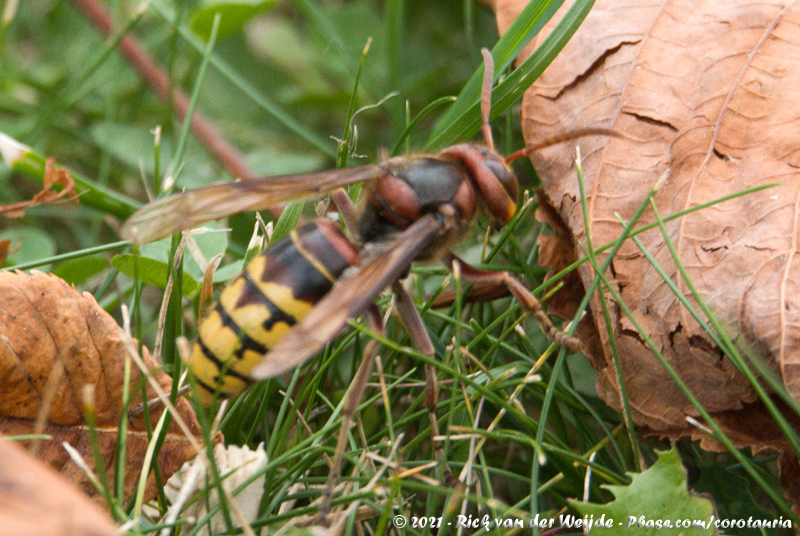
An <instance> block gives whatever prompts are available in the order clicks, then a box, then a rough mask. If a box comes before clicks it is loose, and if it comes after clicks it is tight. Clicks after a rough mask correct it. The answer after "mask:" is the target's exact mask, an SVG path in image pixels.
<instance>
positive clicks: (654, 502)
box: [561, 448, 717, 536]
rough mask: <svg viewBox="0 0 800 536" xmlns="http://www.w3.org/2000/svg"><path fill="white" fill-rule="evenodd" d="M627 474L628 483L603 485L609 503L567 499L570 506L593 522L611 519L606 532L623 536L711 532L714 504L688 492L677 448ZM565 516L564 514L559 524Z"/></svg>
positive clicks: (712, 532)
mask: <svg viewBox="0 0 800 536" xmlns="http://www.w3.org/2000/svg"><path fill="white" fill-rule="evenodd" d="M628 474H629V475H630V477H631V483H630V485H629V486H610V485H608V486H602V487H604V488H605V489H607V490H608V491H610V492H611V493H613V494H614V497H615V500H614V501H612V502H610V503H608V504H592V503H585V502H580V501H569V502H570V505H571V506H572V507H573V508H574V509H575V510H577V511H578V512H580V515H581V516H583V517H584V518H587V517H588V516H591V518H590V519H591V520H593V521H594V522H595V523H598V522H600V521H601V520H603V522H605V523H607V522H609V521H610V522H611V523H612V525H611V527H610V528H612V530H611V531H608V532H609V533H612V534H613V533H615V532H616V531H619V530H620V528H622V529H623V532H624V534H625V535H626V536H651V535H652V536H655V535H659V536H678V535H679V534H681V535H684V536H700V535H702V534H709V535H711V534H714V532H715V531H714V524H713V521H714V520H717V518H716V517H713V518H712V516H714V506H713V505H712V504H711V502H710V501H709V500H708V499H703V498H700V497H697V496H694V495H692V494H690V493H689V490H688V488H687V485H686V470H685V469H684V468H683V465H681V460H680V457H679V456H678V451H677V449H675V448H672V449H671V450H669V451H666V452H659V453H658V461H656V463H654V464H653V466H652V467H650V468H649V469H647V470H646V471H644V472H643V473H628ZM565 518H566V516H563V518H562V523H561V524H564V523H563V519H565ZM572 519H573V520H575V519H576V518H574V517H573V518H572ZM577 519H582V518H577ZM678 520H688V522H689V526H688V527H686V526H680V527H678V526H677V524H678V523H677V521H678ZM695 521H696V522H700V523H706V524H707V526H706V527H703V526H700V525H697V526H695V525H693V524H692V523H693V522H695ZM580 528H581V529H582V528H583V525H581V526H580ZM614 529H616V530H614ZM595 530H597V531H600V530H601V529H600V528H599V527H598V526H594V527H592V532H595Z"/></svg>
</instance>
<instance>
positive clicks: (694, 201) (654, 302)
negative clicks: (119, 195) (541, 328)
mask: <svg viewBox="0 0 800 536" xmlns="http://www.w3.org/2000/svg"><path fill="white" fill-rule="evenodd" d="M568 3H569V2H568ZM497 4H498V5H497V9H498V20H499V21H500V26H501V31H502V30H503V29H504V28H505V27H507V25H508V24H510V22H511V21H512V20H513V18H514V16H515V14H516V13H518V12H519V10H521V9H522V7H524V4H526V2H513V1H505V2H504V1H498V3H497ZM565 7H566V6H565ZM562 9H564V8H562ZM557 18H558V17H557ZM553 24H554V23H553V22H551V23H550V24H549V25H548V28H545V30H544V32H543V33H544V34H546V33H547V32H548V31H549V28H552V27H553ZM798 25H800V6H798V5H796V4H788V5H787V4H786V3H785V2H777V1H775V2H770V1H768V2H761V3H750V2H744V1H736V2H727V3H719V2H710V1H706V2H689V1H681V0H675V1H668V2H651V1H645V2H642V1H640V0H635V1H633V0H625V1H622V2H620V1H613V0H598V2H597V3H596V4H595V6H594V8H593V10H592V11H591V12H590V14H589V16H588V17H587V19H586V20H585V21H584V23H583V25H582V26H581V28H580V29H579V30H578V32H577V34H576V35H575V37H574V38H573V39H572V41H570V43H569V44H568V45H567V46H566V48H565V49H564V50H563V52H562V53H561V54H560V55H559V56H558V57H557V58H556V60H555V61H554V62H553V63H552V65H551V66H550V67H549V68H548V69H547V70H546V72H545V73H544V74H543V76H542V77H541V78H540V79H539V81H537V83H536V84H535V85H534V87H533V88H531V90H530V91H529V92H528V94H527V95H526V97H525V100H524V103H523V112H522V113H523V129H524V132H525V136H526V140H527V142H528V143H533V142H535V141H536V140H538V139H541V138H545V137H548V136H552V135H554V134H558V133H563V132H565V131H569V130H571V129H576V128H582V127H609V128H613V129H615V130H617V131H618V132H620V133H622V134H623V136H624V138H623V139H610V138H608V139H603V138H588V139H585V140H580V142H579V145H580V148H581V153H582V163H583V171H584V175H585V184H586V194H587V207H588V214H587V217H588V222H589V231H590V232H591V239H592V241H593V243H594V245H595V247H597V246H601V245H604V244H607V243H609V242H612V241H614V240H615V239H616V238H617V237H619V236H620V233H621V232H622V229H623V224H622V223H620V218H621V219H622V220H623V221H629V220H630V219H631V218H632V217H633V215H634V212H635V211H636V210H637V208H639V206H640V205H641V204H642V203H643V202H644V201H645V200H646V198H647V196H648V195H649V193H650V191H651V189H652V188H653V186H654V185H655V184H656V182H657V181H658V180H659V178H660V177H661V176H663V175H664V174H665V173H666V174H667V177H668V178H667V180H666V183H665V184H664V185H663V187H662V188H661V189H660V190H659V191H658V193H657V194H656V195H655V197H654V201H655V204H656V206H657V208H658V211H659V214H660V215H661V216H662V218H666V217H668V216H670V215H672V214H675V213H678V212H681V211H685V210H688V209H691V208H692V207H697V206H698V205H701V204H703V203H707V202H710V201H713V200H716V199H719V198H721V197H723V196H726V195H729V194H734V193H736V192H740V191H742V190H745V189H749V188H753V187H757V186H760V185H766V184H771V183H778V186H776V187H774V188H769V189H766V190H762V191H759V192H757V193H753V194H749V195H746V196H742V197H737V198H735V199H733V200H730V201H727V202H725V203H722V204H717V205H713V206H711V207H708V208H703V209H702V210H699V211H696V212H692V213H690V214H687V215H684V216H681V217H678V218H676V219H673V220H671V221H669V222H667V223H666V229H667V234H668V237H669V241H670V242H671V243H672V244H674V246H675V249H676V250H677V253H678V257H679V259H680V262H681V264H682V265H683V266H684V267H685V268H686V271H687V273H688V278H687V279H684V278H683V277H682V276H681V274H680V273H679V271H678V268H677V265H676V263H675V262H674V260H673V258H672V256H671V255H670V252H669V250H668V248H667V241H666V240H665V238H664V236H663V235H662V233H661V232H659V230H658V229H657V228H656V229H653V230H650V231H647V232H645V233H643V234H640V235H639V236H638V238H639V239H640V240H641V241H642V243H643V244H644V247H645V248H646V249H647V251H649V252H650V253H652V254H653V256H654V257H655V259H656V261H657V263H658V264H659V265H660V266H661V267H663V269H664V270H665V271H666V273H667V274H668V276H669V278H670V279H671V280H672V281H674V282H675V284H676V285H677V287H678V290H679V292H680V293H681V294H683V295H684V296H686V297H687V298H688V300H689V302H690V303H692V304H693V305H694V306H695V307H697V302H696V300H695V299H694V298H693V297H692V294H691V291H690V289H689V285H688V284H687V280H688V281H691V282H692V283H693V284H694V286H695V287H696V288H697V291H698V293H699V296H700V297H701V298H702V300H703V301H704V302H705V303H707V304H708V306H709V307H710V309H711V310H712V311H713V312H714V315H715V316H716V317H717V318H718V319H719V320H720V321H721V323H722V325H723V326H724V327H725V328H726V330H727V331H728V332H729V333H730V334H731V335H732V336H733V337H734V338H735V339H736V341H737V342H740V343H742V346H746V347H748V348H750V349H751V350H752V351H753V352H754V353H756V354H757V355H759V356H760V357H761V358H763V359H764V360H765V361H766V362H767V363H768V364H769V365H770V366H771V367H772V368H773V369H774V370H775V371H776V372H777V373H778V374H779V375H780V377H781V378H782V379H783V383H784V384H785V386H786V388H787V389H788V391H789V393H790V394H792V395H793V396H795V397H797V396H799V395H800V293H799V292H798V290H799V289H800V262H795V261H798V260H800V258H799V257H798V238H800V226H798V221H800V180H798V179H799V178H800V177H799V176H798V167H800V150H798V145H797V132H798V131H800V93H798V92H797V88H798V87H800V46H799V45H800V32H798V31H797V28H798ZM575 145H576V144H575V143H572V144H569V146H567V147H563V146H562V147H554V148H550V149H547V150H544V151H542V152H541V153H539V154H538V155H536V156H535V157H534V158H533V160H534V164H535V166H536V170H537V173H538V174H539V176H540V178H541V180H542V183H543V195H542V201H543V203H544V204H545V205H546V206H543V207H542V209H541V210H540V211H539V215H540V217H541V219H543V220H544V221H546V222H547V223H549V224H551V225H552V226H553V227H554V228H555V229H556V231H557V232H556V233H554V234H552V235H550V236H547V237H543V238H542V240H541V243H540V244H541V254H540V260H541V262H542V263H543V264H545V265H547V266H550V267H552V268H554V269H555V270H560V269H561V268H563V267H565V266H567V265H569V264H570V263H572V262H573V261H575V260H576V259H577V258H580V257H583V256H584V252H583V251H584V250H583V248H585V247H586V244H587V236H586V227H585V225H584V214H583V210H582V207H581V198H580V192H579V187H578V180H577V176H576V170H575V164H574V158H575V151H574V147H575ZM654 221H656V218H655V215H654V212H653V210H652V209H650V208H648V209H647V210H646V211H645V213H644V217H643V218H642V220H641V221H640V223H639V226H642V225H644V224H648V223H652V222H654ZM605 258H606V257H605V255H604V254H600V255H599V256H598V261H599V262H600V263H602V262H603V261H604V260H605ZM605 275H606V276H607V277H608V278H609V280H610V281H611V284H612V286H613V288H614V290H615V291H616V292H618V293H619V295H620V297H621V300H622V301H623V302H624V303H625V304H627V306H628V307H629V308H630V309H631V311H632V314H633V317H634V318H635V319H636V320H637V321H638V323H639V324H640V325H641V326H642V327H643V331H644V333H646V334H647V335H648V336H649V337H650V338H652V340H653V341H654V342H655V345H656V347H657V348H658V349H659V350H660V351H661V352H662V353H663V355H664V356H665V357H666V359H667V360H668V361H669V362H670V363H671V364H672V366H673V367H674V368H675V369H676V370H677V371H678V373H679V374H680V376H681V377H682V379H683V381H684V382H685V383H686V384H687V385H688V386H689V388H690V389H691V391H692V392H693V394H694V395H695V396H696V397H697V398H698V399H699V400H700V402H701V404H702V405H703V406H704V407H705V408H706V409H707V410H708V411H710V412H711V413H712V414H713V415H714V417H715V419H719V421H720V422H721V423H722V425H723V428H724V429H725V430H726V432H727V433H729V434H730V436H731V437H732V438H733V439H734V441H735V443H736V444H737V445H738V446H742V447H745V446H749V447H752V448H753V449H754V452H764V451H773V452H774V451H778V452H784V453H785V452H787V451H788V448H787V446H786V442H785V439H784V437H783V435H782V434H781V433H780V431H779V430H778V429H777V428H776V427H774V426H772V425H771V424H770V425H768V424H769V423H772V419H771V417H770V416H769V415H767V414H766V412H765V410H764V408H763V407H762V406H761V404H759V403H758V402H757V397H756V394H755V392H754V391H753V389H752V387H751V385H750V384H749V383H748V381H747V380H746V379H745V378H744V377H743V375H742V374H741V373H740V372H739V370H737V369H736V367H734V365H733V364H732V363H731V362H730V361H729V360H728V359H727V358H726V357H725V356H724V354H723V353H722V352H721V351H720V349H719V348H717V347H716V345H715V344H714V343H713V342H712V341H711V339H710V338H709V337H708V336H707V334H706V333H705V332H704V331H703V329H702V328H701V327H700V326H699V324H698V323H697V322H696V321H695V320H694V319H693V318H692V317H691V316H690V314H689V312H688V311H687V308H686V307H684V306H683V305H682V304H681V303H680V302H679V300H678V298H677V297H676V294H675V293H674V292H673V291H672V290H671V289H670V288H668V286H667V284H666V283H665V281H664V280H663V279H662V278H661V276H659V275H658V273H657V272H656V270H655V269H654V267H653V265H652V264H651V262H649V261H648V260H647V259H646V258H645V256H644V254H643V253H642V251H641V250H640V249H639V248H638V247H637V246H636V245H635V244H634V243H633V242H632V241H630V240H629V241H627V242H626V243H625V244H624V246H623V247H622V249H621V250H620V251H619V253H618V254H617V255H616V257H615V258H614V259H613V262H612V263H611V265H610V267H609V270H608V271H607V272H606V274H605ZM594 277H595V274H594V272H593V270H592V268H591V266H590V265H589V264H588V263H584V264H583V265H582V266H581V268H580V269H579V270H578V272H577V274H576V279H575V284H574V285H570V284H567V285H565V288H566V292H564V293H562V295H561V296H560V298H559V299H558V301H557V303H554V304H551V306H550V308H549V312H551V313H556V314H560V315H562V316H564V317H567V318H571V317H572V315H573V314H574V312H575V310H576V306H577V303H578V301H579V300H580V299H581V298H582V292H583V289H584V288H587V287H588V285H589V284H590V283H591V282H592V280H593V279H594ZM604 299H606V300H607V301H606V305H607V306H608V307H609V310H610V314H611V322H610V324H611V325H610V326H607V325H606V323H605V322H604V321H603V315H602V310H601V302H600V300H601V297H600V296H599V295H597V294H596V293H595V295H594V296H593V297H592V302H591V311H590V312H591V315H590V316H589V317H588V318H587V319H586V321H585V322H584V323H583V326H582V330H583V331H582V334H583V340H584V342H585V344H586V346H587V348H588V352H587V357H588V358H589V359H590V360H591V361H592V363H593V365H594V366H595V368H597V369H598V371H599V373H598V378H597V390H598V393H599V394H600V396H601V397H602V398H603V399H604V400H605V401H606V402H607V403H608V404H609V405H611V406H612V407H614V408H616V409H618V410H619V409H621V407H622V403H621V397H620V390H619V381H618V378H617V374H616V372H615V367H614V364H613V361H612V353H611V344H610V341H611V339H612V338H613V340H615V341H616V344H617V346H618V351H619V356H620V359H621V364H622V372H623V378H624V381H625V384H626V387H627V394H628V399H629V403H630V407H631V409H632V412H633V418H634V421H635V422H636V424H638V425H639V426H642V427H643V428H644V429H645V431H650V432H652V433H657V434H658V435H661V436H666V437H670V438H683V437H692V438H694V439H700V440H701V441H702V445H703V446H704V447H706V448H709V449H712V450H716V449H719V448H721V446H720V445H719V444H716V443H715V442H713V441H711V440H709V439H708V438H707V437H706V436H705V434H704V433H703V432H701V431H699V430H697V429H695V428H693V427H692V426H691V425H689V424H688V423H687V422H686V420H685V418H686V416H696V415H697V412H696V410H695V409H694V408H693V407H692V406H691V405H690V403H689V402H688V400H687V399H686V398H685V396H684V395H683V394H682V393H681V392H680V391H679V389H678V388H677V387H676V386H675V384H674V383H673V382H672V380H671V379H670V377H669V376H668V375H667V372H666V371H665V370H664V367H663V366H662V365H661V364H660V363H659V361H658V360H657V359H656V358H655V356H654V355H653V353H652V352H651V351H650V349H649V348H648V347H647V345H646V343H645V341H644V339H643V337H642V334H641V333H640V332H639V331H637V329H636V327H635V325H634V324H633V322H632V321H631V320H630V319H629V318H628V317H626V315H625V314H624V313H623V311H622V310H621V309H620V307H619V306H618V305H617V302H616V301H615V300H614V299H612V298H611V297H610V296H609V294H608V293H605V294H604ZM786 413H787V414H791V413H792V412H791V411H790V410H787V411H786ZM793 463H794V464H795V465H796V464H797V462H796V461H794V462H793ZM795 472H796V471H795ZM788 474H789V472H785V473H784V475H788ZM784 481H786V478H784Z"/></svg>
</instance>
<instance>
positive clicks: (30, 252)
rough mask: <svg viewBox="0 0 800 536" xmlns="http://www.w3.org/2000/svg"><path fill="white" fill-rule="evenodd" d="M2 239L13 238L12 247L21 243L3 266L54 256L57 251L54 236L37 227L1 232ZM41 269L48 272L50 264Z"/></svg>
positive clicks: (0, 238) (0, 237)
mask: <svg viewBox="0 0 800 536" xmlns="http://www.w3.org/2000/svg"><path fill="white" fill-rule="evenodd" d="M0 240H11V249H12V250H13V249H14V248H16V247H17V246H18V245H19V248H18V249H17V250H16V251H12V252H11V253H9V254H8V258H7V259H6V261H5V262H4V263H3V266H14V265H17V264H25V263H28V262H33V261H37V260H39V259H43V258H46V257H52V256H53V255H54V254H55V252H56V245H55V242H54V241H53V238H52V237H51V236H50V235H49V234H48V233H46V232H45V231H43V230H41V229H39V228H37V227H17V228H14V229H7V230H5V231H2V232H0ZM39 269H40V270H42V271H44V272H46V271H48V270H49V267H48V266H41V267H40V268H39Z"/></svg>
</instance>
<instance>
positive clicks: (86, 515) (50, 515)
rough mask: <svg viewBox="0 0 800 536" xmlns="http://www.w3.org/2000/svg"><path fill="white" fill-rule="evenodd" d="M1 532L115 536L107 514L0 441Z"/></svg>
mask: <svg viewBox="0 0 800 536" xmlns="http://www.w3.org/2000/svg"><path fill="white" fill-rule="evenodd" d="M0 482H2V485H1V486H0V527H2V529H0V532H2V533H3V534H25V535H27V536H56V535H59V534H71V535H73V536H114V535H117V534H119V530H118V529H117V527H116V526H114V524H113V523H112V521H111V519H110V518H109V517H108V514H107V513H105V512H104V511H103V510H101V509H100V508H98V507H97V505H96V504H93V503H92V501H90V500H89V499H87V498H86V496H85V495H83V494H82V493H80V492H79V491H78V490H77V489H76V488H75V485H74V484H72V483H70V482H67V481H66V480H64V479H63V478H62V477H60V476H59V475H58V474H57V473H56V472H55V471H53V470H52V469H50V468H49V467H47V466H46V465H44V464H43V463H41V462H40V461H38V460H37V459H35V458H33V457H32V456H31V455H29V454H28V453H26V452H25V450H24V449H23V448H22V447H21V446H19V445H18V444H16V442H14V441H9V440H7V438H4V437H0Z"/></svg>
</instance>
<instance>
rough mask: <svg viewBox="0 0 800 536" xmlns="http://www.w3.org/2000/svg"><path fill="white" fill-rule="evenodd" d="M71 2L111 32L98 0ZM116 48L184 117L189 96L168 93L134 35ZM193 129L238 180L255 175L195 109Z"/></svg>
mask: <svg viewBox="0 0 800 536" xmlns="http://www.w3.org/2000/svg"><path fill="white" fill-rule="evenodd" d="M72 3H73V4H74V5H75V6H76V7H77V8H78V9H79V10H80V11H81V12H82V13H83V14H84V16H85V17H86V18H88V19H89V20H90V21H92V23H94V25H95V26H97V27H98V28H99V29H100V31H101V32H102V33H103V35H104V36H106V37H109V36H110V35H111V33H112V30H113V28H112V26H113V25H112V19H111V14H110V13H109V12H108V11H107V10H106V9H105V7H103V5H102V4H100V3H99V2H98V1H97V0H72ZM119 51H120V53H121V54H122V56H123V57H124V58H125V60H126V61H127V62H128V63H129V64H130V65H131V66H132V67H133V68H134V69H136V71H137V72H138V73H139V75H140V76H141V77H142V78H143V79H144V81H145V82H147V84H148V85H149V86H150V87H151V88H153V91H155V93H156V95H158V97H159V98H160V99H161V100H162V101H164V102H169V99H170V98H171V100H172V105H173V106H174V108H175V111H176V112H177V114H178V117H179V118H180V119H181V121H183V120H184V119H186V114H187V112H188V110H189V99H188V98H187V97H186V95H185V94H184V93H183V92H182V91H181V90H180V89H177V88H173V89H172V94H171V95H170V84H169V78H168V77H167V75H166V73H165V72H164V70H163V69H161V67H159V65H158V64H157V63H156V62H155V60H153V58H152V57H151V56H150V55H149V54H148V53H147V52H146V51H145V50H144V48H142V46H141V45H140V44H139V42H138V41H137V40H136V38H135V37H133V36H132V35H126V36H125V37H124V38H123V39H122V40H121V41H120V43H119ZM192 132H194V135H195V136H196V137H197V139H198V140H199V141H200V143H202V144H203V145H204V146H205V147H206V149H208V152H210V153H211V155H212V156H213V157H214V158H215V159H216V160H217V161H218V162H219V163H220V164H221V165H222V167H224V168H225V169H226V170H227V171H228V173H230V174H231V175H233V176H234V177H237V178H240V179H252V178H254V177H255V174H254V173H253V171H252V170H251V169H250V167H249V166H248V165H247V164H245V163H244V160H243V158H242V154H241V153H240V152H239V151H238V150H237V149H236V148H235V147H233V146H232V145H231V144H230V143H228V142H227V140H225V138H223V137H222V136H221V135H220V133H219V132H218V131H217V130H216V129H215V128H214V126H213V125H212V124H211V122H210V121H209V120H208V119H207V118H206V117H205V116H204V115H203V114H202V113H200V112H197V111H195V113H194V115H193V116H192Z"/></svg>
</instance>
